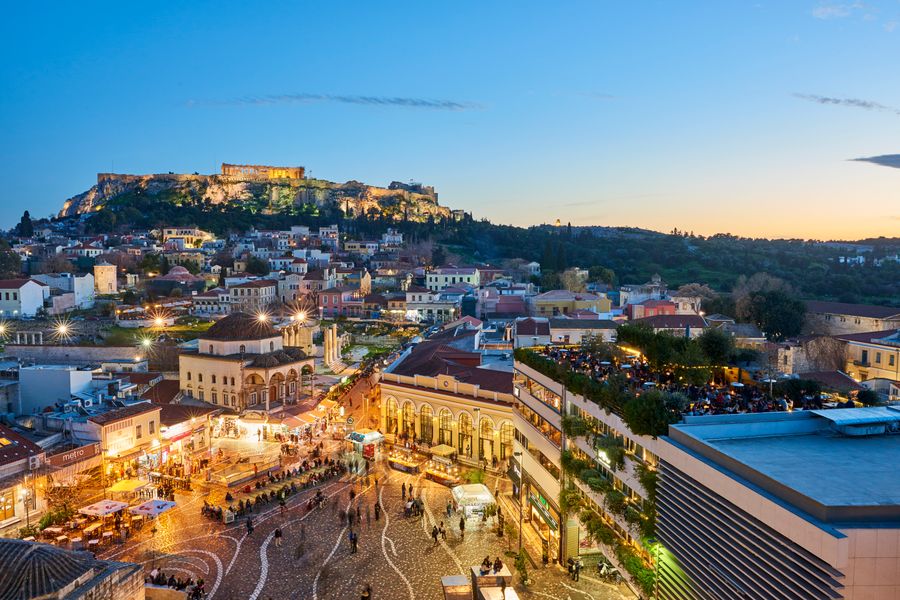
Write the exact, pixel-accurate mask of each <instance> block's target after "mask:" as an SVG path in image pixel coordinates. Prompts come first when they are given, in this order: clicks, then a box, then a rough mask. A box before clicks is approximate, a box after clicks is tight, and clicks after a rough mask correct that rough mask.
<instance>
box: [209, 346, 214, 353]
mask: <svg viewBox="0 0 900 600" xmlns="http://www.w3.org/2000/svg"><path fill="white" fill-rule="evenodd" d="M209 353H210V354H212V353H213V345H212V344H210V345H209Z"/></svg>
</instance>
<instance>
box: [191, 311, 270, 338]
mask: <svg viewBox="0 0 900 600" xmlns="http://www.w3.org/2000/svg"><path fill="white" fill-rule="evenodd" d="M279 336H280V334H279V333H278V332H277V331H275V328H274V327H272V326H271V325H270V324H269V323H268V322H267V321H260V320H259V319H258V318H257V317H255V316H253V315H250V314H247V313H245V312H236V313H232V314H230V315H228V316H227V317H225V318H224V319H220V320H219V321H217V322H216V324H215V325H213V326H212V327H210V328H209V329H208V330H207V331H206V333H204V334H203V335H201V336H200V339H203V340H217V341H220V342H240V341H245V340H246V341H250V340H264V339H268V338H277V337H279Z"/></svg>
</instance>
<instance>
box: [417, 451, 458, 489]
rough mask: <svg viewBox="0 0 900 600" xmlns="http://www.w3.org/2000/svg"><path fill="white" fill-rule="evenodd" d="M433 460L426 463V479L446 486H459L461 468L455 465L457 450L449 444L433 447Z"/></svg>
mask: <svg viewBox="0 0 900 600" xmlns="http://www.w3.org/2000/svg"><path fill="white" fill-rule="evenodd" d="M429 452H431V460H429V461H428V462H427V463H425V477H427V478H428V479H431V480H432V481H436V482H438V483H440V484H443V485H446V486H454V485H458V484H459V468H458V467H456V466H455V465H454V464H453V458H454V457H455V456H456V448H454V447H453V446H448V445H447V444H440V445H438V446H434V447H432V448H431V449H430V450H429Z"/></svg>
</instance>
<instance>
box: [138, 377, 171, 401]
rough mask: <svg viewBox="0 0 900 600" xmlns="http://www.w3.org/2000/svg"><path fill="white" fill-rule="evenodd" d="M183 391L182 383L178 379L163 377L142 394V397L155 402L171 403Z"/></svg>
mask: <svg viewBox="0 0 900 600" xmlns="http://www.w3.org/2000/svg"><path fill="white" fill-rule="evenodd" d="M179 393H181V383H180V382H179V381H178V380H177V379H163V380H162V381H160V382H158V383H157V384H156V385H154V386H153V387H152V388H150V389H149V390H147V391H146V392H144V393H143V394H141V398H144V399H145V400H149V401H150V402H153V403H154V404H169V403H171V402H172V401H173V400H175V398H176V397H177V396H178V394H179Z"/></svg>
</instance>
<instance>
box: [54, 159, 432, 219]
mask: <svg viewBox="0 0 900 600" xmlns="http://www.w3.org/2000/svg"><path fill="white" fill-rule="evenodd" d="M223 170H224V166H223ZM136 203H138V204H140V205H141V206H140V208H141V210H146V209H147V208H150V209H151V210H153V205H154V204H158V205H159V206H160V208H162V209H165V208H166V206H167V205H168V206H199V207H205V208H207V209H211V210H214V209H218V210H219V211H220V212H221V211H222V210H225V209H240V210H241V211H246V212H251V213H254V214H264V215H276V214H291V213H293V214H302V213H310V212H319V211H326V212H327V211H338V210H339V211H343V213H344V214H347V215H350V216H358V215H362V214H366V215H373V214H374V215H378V216H380V217H383V218H387V219H390V220H409V221H426V220H428V219H429V218H443V217H448V216H449V215H450V209H448V208H446V207H443V206H440V205H439V204H438V199H437V193H436V192H435V191H434V188H431V187H428V186H423V185H420V184H403V183H399V182H396V181H395V182H393V183H391V184H390V185H389V186H388V187H387V188H383V187H376V186H371V185H367V184H364V183H360V182H358V181H348V182H347V183H334V182H331V181H324V180H321V179H307V178H304V177H299V178H289V177H271V178H268V177H261V176H258V175H252V174H251V175H233V174H229V175H199V174H194V175H181V174H174V173H169V174H154V175H120V174H116V173H100V174H98V175H97V185H95V186H93V187H91V189H89V190H88V191H86V192H84V193H82V194H78V195H77V196H73V197H72V198H69V199H68V200H66V201H65V203H64V204H63V208H62V210H61V211H60V212H59V217H60V218H65V217H72V216H77V215H82V214H90V213H95V212H98V211H100V210H102V209H104V208H108V209H111V210H113V211H118V210H121V209H124V208H128V207H134V205H135V204H136Z"/></svg>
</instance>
